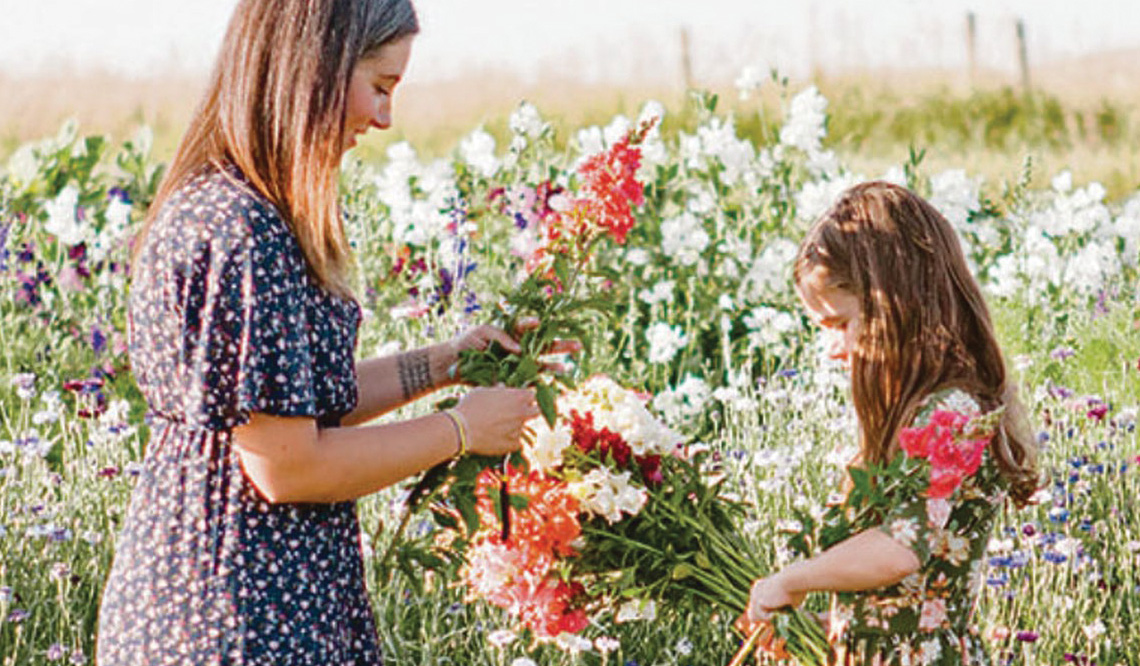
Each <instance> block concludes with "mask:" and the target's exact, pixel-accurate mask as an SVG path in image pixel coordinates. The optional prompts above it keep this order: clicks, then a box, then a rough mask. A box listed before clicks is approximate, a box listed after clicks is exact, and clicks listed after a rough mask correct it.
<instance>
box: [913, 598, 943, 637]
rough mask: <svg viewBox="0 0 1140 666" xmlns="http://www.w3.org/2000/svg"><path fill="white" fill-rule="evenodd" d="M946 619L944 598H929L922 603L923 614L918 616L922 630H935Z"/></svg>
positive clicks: (919, 626)
mask: <svg viewBox="0 0 1140 666" xmlns="http://www.w3.org/2000/svg"><path fill="white" fill-rule="evenodd" d="M945 621H946V602H945V601H943V600H942V599H927V600H926V601H924V602H923V604H922V614H921V615H920V616H919V618H918V628H919V629H920V630H921V631H934V630H936V629H939V628H940V627H941V626H942V623H943V622H945Z"/></svg>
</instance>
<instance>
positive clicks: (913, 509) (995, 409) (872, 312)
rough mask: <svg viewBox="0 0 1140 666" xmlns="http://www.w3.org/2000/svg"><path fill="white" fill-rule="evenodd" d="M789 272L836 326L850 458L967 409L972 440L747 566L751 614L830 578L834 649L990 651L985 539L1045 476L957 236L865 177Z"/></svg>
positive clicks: (872, 659)
mask: <svg viewBox="0 0 1140 666" xmlns="http://www.w3.org/2000/svg"><path fill="white" fill-rule="evenodd" d="M794 275H795V282H796V287H797V290H798V292H799V295H800V298H801V300H802V301H803V304H804V307H805V309H806V310H807V312H808V313H809V314H810V316H811V318H812V319H813V320H814V321H815V322H816V323H817V324H819V325H820V326H821V327H822V328H823V329H825V330H828V331H831V332H832V333H833V334H834V346H833V348H832V356H833V357H834V358H836V359H837V360H839V361H841V362H843V363H845V364H846V365H847V366H848V369H849V370H850V374H851V400H852V403H853V405H854V408H855V413H856V416H857V417H858V421H859V439H860V454H859V456H858V458H857V460H856V461H855V463H854V464H855V465H856V466H867V465H875V466H879V465H885V464H886V463H887V462H888V461H891V460H892V459H894V458H896V457H897V456H902V455H910V454H916V451H917V447H911V448H906V453H904V448H903V447H904V444H903V443H900V435H906V434H910V433H912V432H918V431H911V430H909V428H911V427H914V428H926V427H927V426H929V425H930V424H931V422H932V421H934V422H937V424H944V423H957V424H962V423H968V424H972V426H973V425H976V430H974V429H973V428H971V432H970V435H969V437H968V439H969V441H968V442H965V443H966V444H970V445H973V444H974V443H975V442H978V443H980V444H979V445H978V446H979V447H980V448H977V449H975V451H977V452H978V457H976V458H973V459H972V460H971V461H970V463H969V465H968V467H969V469H965V470H963V471H960V472H958V471H957V468H955V470H956V474H960V476H958V475H955V474H940V475H938V483H939V486H938V488H937V489H936V488H935V486H934V484H933V481H934V479H933V475H932V483H931V485H930V486H929V487H928V488H927V490H926V491H924V492H922V493H919V494H907V493H899V494H897V495H890V497H891V505H890V506H888V507H883V508H884V511H883V516H882V520H880V521H878V524H875V525H872V526H871V527H869V528H868V529H862V530H860V531H857V533H854V534H850V535H848V536H847V538H845V539H843V540H841V541H839V542H838V543H836V544H835V545H833V546H832V547H830V548H828V549H827V550H824V551H823V552H822V553H819V554H817V555H815V556H814V557H811V558H809V559H806V560H802V561H799V562H796V563H794V564H792V565H790V566H788V567H785V568H784V569H782V570H780V571H778V572H776V573H775V574H773V575H771V576H768V577H767V578H763V579H760V580H758V581H756V582H755V584H754V585H753V587H752V591H751V599H750V603H749V608H748V614H747V615H748V620H751V621H752V622H763V621H767V620H768V619H769V618H770V616H771V613H772V612H774V611H776V610H777V609H779V608H782V607H786V606H797V605H799V604H800V602H802V601H803V599H804V596H805V595H806V594H807V593H808V592H815V591H825V592H831V593H834V594H835V597H834V598H833V603H832V611H831V616H830V625H831V632H830V633H831V636H832V643H833V646H834V648H835V651H836V655H837V659H838V662H839V663H844V664H848V663H849V664H884V665H885V664H899V665H901V664H983V663H988V661H989V660H988V656H987V655H986V652H985V649H984V647H983V646H982V645H981V643H980V641H979V640H978V638H977V634H976V632H974V631H971V627H970V621H971V616H972V612H973V609H974V604H975V602H976V599H977V593H978V587H979V583H980V580H979V577H980V576H981V575H982V572H983V571H984V564H985V559H984V558H985V552H986V551H985V549H986V543H987V542H988V540H989V536H990V532H991V531H992V528H993V524H994V520H995V518H996V515H997V513H998V511H999V510H1000V509H1001V507H1002V506H1003V505H1004V503H1005V500H1006V498H1007V497H1008V498H1011V499H1012V500H1013V502H1014V504H1016V505H1018V506H1022V505H1024V504H1025V503H1026V502H1028V501H1029V498H1030V496H1031V495H1032V494H1033V493H1034V491H1035V489H1036V487H1037V485H1038V482H1039V479H1038V474H1037V469H1036V444H1035V441H1034V439H1033V438H1032V437H1031V436H1030V435H1029V434H1028V427H1027V423H1026V422H1025V420H1024V417H1023V413H1022V409H1021V406H1020V404H1019V402H1018V400H1017V398H1016V397H1015V396H1014V391H1013V387H1012V385H1011V384H1010V383H1009V381H1008V380H1007V377H1006V369H1005V363H1004V360H1003V356H1002V353H1001V349H1000V348H999V346H998V342H997V339H996V338H995V336H994V331H993V325H992V324H991V322H990V316H989V312H988V309H987V308H986V304H985V301H984V300H983V298H982V294H981V290H980V289H979V288H978V284H977V282H976V281H975V280H974V278H973V276H972V275H970V272H969V269H968V268H967V266H966V261H965V258H964V256H963V255H962V249H961V246H960V244H959V242H958V238H957V236H956V235H955V233H954V230H953V229H952V228H951V227H950V224H949V223H948V222H947V221H946V219H945V218H944V217H943V216H942V215H941V214H939V213H938V211H937V210H935V209H934V207H933V206H931V205H930V204H929V203H928V202H926V201H925V200H923V199H922V198H920V197H918V196H917V195H915V194H914V193H912V192H910V191H909V190H907V189H905V188H902V187H899V186H896V185H892V184H889V183H883V182H871V183H864V184H862V185H857V186H855V187H853V188H851V189H850V190H848V191H847V192H846V193H844V195H843V196H842V197H841V198H840V200H839V201H838V202H837V203H836V204H835V205H834V206H833V207H832V208H831V209H830V210H828V211H827V212H826V213H825V214H824V215H823V216H822V217H821V218H820V219H819V220H818V221H816V223H815V224H814V225H813V227H812V228H811V229H810V230H809V231H808V234H807V236H806V238H805V239H804V241H803V243H802V245H801V246H800V251H799V255H798V257H797V259H796V263H795V267H794ZM940 427H941V426H940ZM947 432H948V431H947ZM955 446H956V445H955ZM880 480H881V479H880ZM884 487H885V486H884ZM850 502H851V496H849V497H848V500H847V501H845V503H844V506H843V507H841V509H842V511H843V512H844V513H845V514H846V515H848V516H852V515H855V514H857V513H859V512H860V511H862V510H864V509H866V508H867V507H865V506H863V505H860V506H855V505H852V504H850Z"/></svg>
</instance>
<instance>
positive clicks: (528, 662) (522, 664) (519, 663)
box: [511, 657, 538, 666]
mask: <svg viewBox="0 0 1140 666" xmlns="http://www.w3.org/2000/svg"><path fill="white" fill-rule="evenodd" d="M511 666H538V662H536V661H535V660H533V659H531V658H530V657H515V659H514V661H512V662H511Z"/></svg>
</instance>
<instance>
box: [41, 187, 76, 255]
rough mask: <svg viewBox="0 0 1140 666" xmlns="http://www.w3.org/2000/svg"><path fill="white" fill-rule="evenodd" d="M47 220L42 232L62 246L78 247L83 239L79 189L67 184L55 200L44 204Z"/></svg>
mask: <svg viewBox="0 0 1140 666" xmlns="http://www.w3.org/2000/svg"><path fill="white" fill-rule="evenodd" d="M44 209H45V210H46V212H47V215H48V219H47V222H46V223H44V230H45V231H47V232H48V233H50V234H51V235H53V236H55V237H56V239H57V240H59V242H60V243H63V244H64V245H78V244H80V243H82V242H83V241H84V239H85V235H84V233H83V225H82V224H80V222H79V214H78V213H79V188H77V187H76V186H75V185H71V184H68V185H67V186H66V187H64V188H63V189H62V190H60V192H59V194H58V195H57V196H56V198H55V199H52V200H51V201H49V202H47V203H46V204H44Z"/></svg>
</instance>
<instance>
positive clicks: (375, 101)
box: [342, 36, 412, 151]
mask: <svg viewBox="0 0 1140 666" xmlns="http://www.w3.org/2000/svg"><path fill="white" fill-rule="evenodd" d="M411 53H412V37H411V36H407V37H401V38H400V39H397V40H395V41H391V42H388V43H387V44H385V45H383V46H381V47H380V48H379V49H378V50H377V51H376V53H375V54H374V55H372V56H371V57H368V58H364V59H362V60H360V61H358V62H357V63H356V67H355V68H354V69H353V70H352V77H351V78H350V79H349V83H348V99H347V100H346V103H345V107H344V146H343V147H342V151H346V150H348V149H349V148H352V147H353V146H355V145H356V137H357V136H358V135H360V134H363V133H365V132H367V131H368V130H369V128H372V127H375V128H377V129H388V128H389V127H391V126H392V93H394V92H395V90H396V84H398V83H399V82H400V79H402V78H403V77H404V70H405V69H407V68H408V58H409V57H410V56H411Z"/></svg>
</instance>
